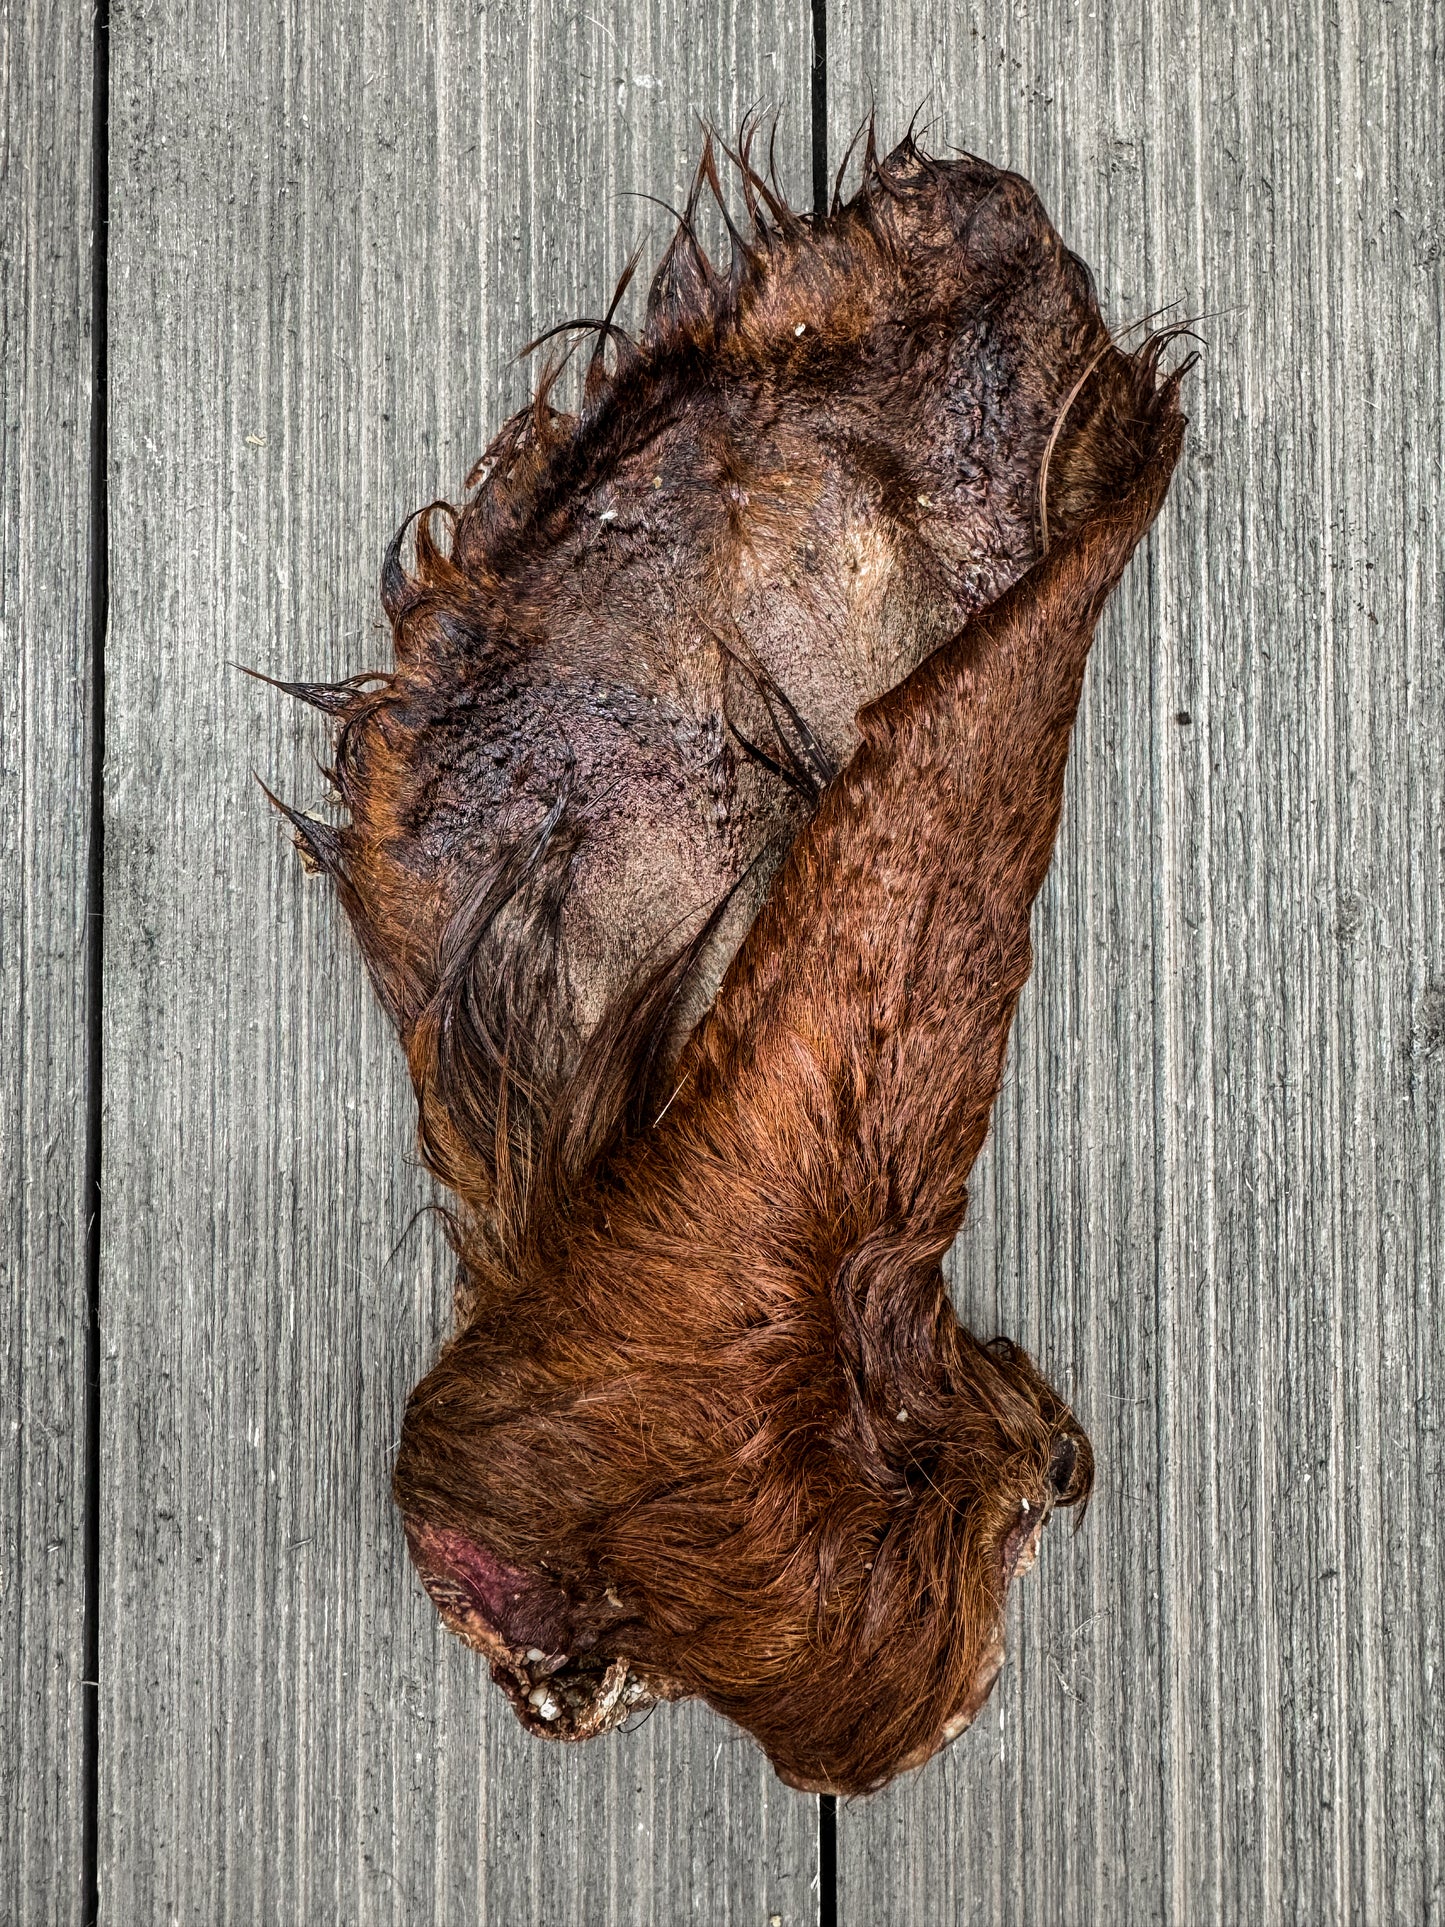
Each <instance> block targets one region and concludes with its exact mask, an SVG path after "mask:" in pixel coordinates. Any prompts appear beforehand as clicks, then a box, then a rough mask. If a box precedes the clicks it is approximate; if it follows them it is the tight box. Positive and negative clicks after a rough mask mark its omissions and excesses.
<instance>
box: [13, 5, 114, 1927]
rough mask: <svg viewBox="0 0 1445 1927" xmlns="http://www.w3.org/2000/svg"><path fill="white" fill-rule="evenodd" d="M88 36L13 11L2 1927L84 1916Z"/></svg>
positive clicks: (85, 21)
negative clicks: (4, 1924) (4, 1926)
mask: <svg viewBox="0 0 1445 1927" xmlns="http://www.w3.org/2000/svg"><path fill="white" fill-rule="evenodd" d="M92 91H93V81H92V66H91V22H90V17H89V14H88V12H87V11H86V10H85V9H83V8H82V9H75V8H67V7H62V6H56V5H51V4H49V0H36V4H35V5H33V6H31V7H29V8H27V9H25V10H24V17H23V18H22V17H21V16H20V13H19V12H18V11H12V10H9V9H5V10H0V1318H3V1325H0V1405H3V1412H4V1420H3V1425H0V1439H3V1446H0V1921H5V1922H11V1921H13V1922H16V1923H20V1922H26V1923H28V1922H31V1921H55V1922H64V1921H75V1922H79V1921H80V1920H81V1919H82V1917H83V1916H82V1907H83V1902H84V1886H83V1866H82V1860H83V1852H82V1841H83V1835H84V1816H83V1806H84V1763H83V1750H84V1711H83V1709H84V1702H85V1694H86V1693H87V1692H90V1691H93V1690H94V1689H93V1687H88V1686H86V1685H85V1684H84V1681H83V1675H84V1672H85V1665H84V1657H85V1528H84V1518H85V1513H84V1508H85V1485H86V1456H87V1453H86V1447H87V1402H86V1396H85V1347H86V1319H87V1308H86V1258H85V1248H86V1137H87V1111H88V1099H89V1085H88V1062H87V1044H86V877H87V869H88V864H89V855H90V837H89V811H88V799H89V791H90V733H89V706H90V686H91V685H90V655H91V635H90V482H91V460H90V438H91V420H90V416H91V165H92V143H91V97H92Z"/></svg>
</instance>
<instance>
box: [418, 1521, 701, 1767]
mask: <svg viewBox="0 0 1445 1927" xmlns="http://www.w3.org/2000/svg"><path fill="white" fill-rule="evenodd" d="M405 1525H406V1542H407V1548H408V1550H409V1552H410V1553H411V1558H412V1563H413V1564H414V1565H415V1567H416V1569H417V1572H418V1574H419V1575H420V1577H421V1581H422V1584H423V1585H424V1586H425V1587H426V1590H427V1593H428V1595H429V1596H430V1598H431V1601H432V1604H433V1605H434V1606H435V1607H436V1609H437V1611H438V1612H439V1613H440V1614H441V1617H442V1619H443V1621H444V1623H445V1624H446V1626H447V1627H448V1629H449V1630H450V1631H451V1632H454V1633H455V1634H456V1635H457V1637H458V1638H459V1639H460V1640H461V1641H462V1642H463V1644H465V1645H467V1646H470V1647H471V1648H472V1650H473V1651H474V1652H478V1653H480V1654H481V1655H482V1657H483V1658H484V1659H485V1660H486V1661H487V1662H488V1664H489V1665H490V1667H491V1673H492V1678H493V1679H494V1680H495V1681H496V1683H497V1685H498V1686H500V1687H501V1689H502V1691H503V1692H504V1693H505V1694H506V1695H507V1698H508V1699H509V1700H510V1701H511V1704H512V1710H513V1712H515V1714H516V1715H517V1718H518V1719H519V1720H520V1721H521V1723H522V1725H523V1726H524V1727H526V1729H527V1731H528V1732H529V1733H535V1734H537V1735H538V1736H539V1737H540V1738H542V1739H548V1740H588V1739H592V1738H594V1737H595V1736H596V1735H597V1734H599V1733H606V1732H608V1731H610V1729H611V1728H612V1727H614V1726H619V1725H620V1724H621V1723H622V1721H623V1720H625V1719H627V1718H628V1716H629V1715H630V1714H632V1713H635V1712H639V1711H641V1710H642V1709H644V1708H646V1707H649V1706H651V1705H652V1704H653V1703H654V1702H655V1701H657V1700H660V1699H678V1698H680V1697H682V1689H681V1688H680V1687H679V1686H677V1685H675V1684H674V1683H673V1682H671V1681H666V1680H659V1679H654V1678H651V1677H649V1678H646V1679H644V1678H643V1677H642V1675H641V1674H639V1673H638V1672H636V1671H635V1670H634V1669H633V1666H632V1663H631V1661H630V1660H629V1658H628V1656H627V1655H626V1654H625V1653H618V1654H609V1653H606V1652H603V1651H600V1650H598V1649H597V1633H596V1631H595V1630H593V1631H590V1632H588V1631H584V1630H583V1629H582V1628H581V1627H580V1626H579V1625H578V1620H579V1618H581V1617H582V1616H583V1615H581V1614H579V1613H578V1612H577V1611H576V1609H575V1608H574V1607H573V1604H572V1602H571V1601H570V1600H569V1598H568V1596H567V1593H566V1591H565V1590H564V1588H563V1587H561V1586H559V1585H558V1584H557V1583H556V1582H555V1581H554V1580H550V1579H542V1578H539V1577H538V1576H537V1575H536V1574H533V1573H528V1572H525V1571H523V1570H522V1569H521V1568H519V1567H516V1566H511V1565H508V1564H507V1563H506V1562H505V1561H504V1560H501V1559H499V1558H498V1557H497V1556H496V1554H495V1553H493V1552H491V1551H490V1550H489V1549H488V1548H487V1547H486V1546H483V1545H481V1544H479V1543H478V1541H476V1540H475V1539H473V1538H471V1537H470V1536H469V1535H468V1534H466V1533H464V1532H459V1531H457V1530H456V1529H455V1528H453V1527H450V1526H430V1525H425V1524H423V1523H422V1522H420V1521H419V1520H416V1519H411V1518H408V1519H407V1520H406V1522H405ZM579 1648H581V1649H582V1650H578V1649H579Z"/></svg>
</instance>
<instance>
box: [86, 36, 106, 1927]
mask: <svg viewBox="0 0 1445 1927" xmlns="http://www.w3.org/2000/svg"><path fill="white" fill-rule="evenodd" d="M91 60H92V69H93V93H92V110H91V177H90V191H91V257H90V271H91V318H90V327H91V336H90V376H91V383H90V771H89V777H90V794H89V798H88V809H89V838H90V848H89V850H88V852H87V861H86V882H85V1026H86V1050H85V1072H86V1080H85V1081H86V1088H85V1204H86V1230H85V1402H84V1410H85V1421H84V1451H85V1521H84V1531H83V1571H84V1582H83V1583H84V1612H83V1625H84V1648H85V1657H84V1671H83V1675H82V1678H83V1681H84V1684H83V1686H82V1700H81V1706H82V1713H81V1796H82V1811H81V1916H82V1918H83V1919H84V1920H85V1921H86V1922H87V1923H88V1924H90V1923H94V1922H95V1921H97V1920H98V1919H99V1916H100V1851H99V1849H100V1167H101V1095H102V1093H101V1069H102V1063H101V1048H102V1047H101V1015H102V996H103V989H104V979H103V972H104V966H105V941H104V936H105V869H104V864H105V637H106V621H107V615H108V611H109V602H110V581H109V556H108V547H109V535H110V528H109V523H110V512H109V510H110V505H109V498H108V477H107V467H108V455H109V451H108V439H107V419H106V417H107V404H108V399H109V396H108V362H107V353H106V350H107V340H106V331H107V327H108V325H109V313H108V294H109V288H108V283H107V275H108V267H109V247H108V240H109V236H108V222H109V216H110V8H109V5H108V0H99V4H98V5H97V7H96V11H95V29H94V38H93V41H92V47H91Z"/></svg>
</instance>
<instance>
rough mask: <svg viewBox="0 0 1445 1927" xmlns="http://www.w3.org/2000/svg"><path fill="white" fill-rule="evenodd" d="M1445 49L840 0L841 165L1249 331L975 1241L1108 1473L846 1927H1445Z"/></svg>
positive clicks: (848, 1837)
mask: <svg viewBox="0 0 1445 1927" xmlns="http://www.w3.org/2000/svg"><path fill="white" fill-rule="evenodd" d="M1442 26H1445V15H1442V9H1441V7H1440V5H1439V0H1431V4H1427V5H1424V6H1415V7H1405V6H1401V5H1386V6H1381V7H1375V8H1370V7H1364V6H1362V5H1359V4H1357V3H1356V0H1338V3H1337V4H1332V5H1329V6H1321V7H1312V8H1305V9H1299V8H1290V7H1286V6H1284V5H1283V4H1278V3H1277V0H1269V4H1267V5H1265V6H1262V7H1261V6H1244V5H1240V4H1226V5H1222V6H1219V7H1214V8H1207V7H1206V8H1201V7H1199V6H1197V5H1193V4H1186V0H1163V3H1162V4H1160V5H1157V6H1154V7H1151V8H1147V9H1142V10H1141V9H1134V8H1126V7H1100V8H1093V9H1086V8H1079V7H1075V6H1073V5H1072V4H1066V0H1033V4H1030V5H1028V6H1023V7H1017V8H1003V9H1000V8H996V7H984V6H983V5H981V4H978V3H977V0H964V4H962V5H954V4H952V0H950V4H948V5H947V6H944V5H942V4H939V3H938V0H917V3H916V4H909V5H878V4H874V3H870V0H834V4H833V5H832V6H831V7H830V10H829V38H830V47H831V50H832V63H831V71H830V98H831V103H832V146H833V151H834V154H835V156H836V155H837V154H838V153H840V152H841V149H842V146H843V144H844V142H845V140H846V137H847V135H848V134H849V133H851V131H852V128H853V126H854V125H855V124H856V122H857V121H858V120H859V119H860V118H861V117H862V115H863V114H864V113H865V112H866V110H867V106H868V101H869V97H870V93H871V94H873V95H875V96H876V99H877V102H878V105H879V109H880V113H881V115H882V118H883V120H884V122H885V127H884V130H883V131H884V133H885V135H886V134H888V133H889V132H890V131H892V132H897V131H899V130H901V128H902V126H903V125H904V124H905V123H906V121H907V119H908V116H909V115H910V113H911V112H912V111H913V109H914V108H915V106H917V105H918V103H919V102H920V101H921V100H923V99H924V98H925V96H926V97H927V111H928V112H931V113H932V114H933V115H934V117H935V122H934V127H933V130H932V133H931V136H930V138H931V139H932V140H933V141H934V142H935V143H941V142H942V141H944V140H946V139H951V140H953V141H955V142H957V143H958V144H959V145H960V146H964V147H968V148H970V149H973V150H975V151H978V152H981V153H983V154H985V155H987V156H988V157H989V158H991V159H995V160H1000V161H1004V162H1007V163H1009V164H1011V165H1013V166H1016V167H1018V168H1019V169H1020V170H1021V171H1022V172H1024V173H1026V174H1027V175H1029V176H1030V177H1031V178H1032V179H1033V180H1034V181H1035V183H1036V184H1037V185H1038V186H1039V188H1040V191H1041V192H1042V194H1043V196H1044V199H1045V202H1046V204H1047V205H1048V206H1049V207H1050V209H1051V211H1052V212H1053V214H1054V216H1055V219H1056V220H1057V221H1058V223H1059V225H1060V226H1061V228H1062V230H1063V232H1064V234H1065V236H1066V238H1067V239H1069V241H1070V242H1071V243H1072V244H1073V245H1074V246H1075V247H1076V248H1078V249H1079V251H1080V252H1082V254H1083V255H1084V256H1085V258H1086V259H1088V260H1089V261H1090V262H1091V263H1092V265H1093V266H1094V268H1095V270H1096V272H1097V274H1098V276H1099V279H1100V283H1101V289H1102V293H1103V296H1104V300H1105V305H1106V310H1107V312H1108V313H1109V314H1110V315H1111V317H1112V318H1113V319H1114V320H1115V321H1116V322H1119V323H1124V322H1128V321H1132V320H1135V319H1137V318H1138V317H1140V316H1141V315H1143V314H1144V313H1146V312H1147V311H1148V310H1150V309H1152V308H1155V307H1156V306H1158V305H1159V304H1161V303H1163V302H1167V301H1174V300H1178V301H1180V302H1181V304H1182V305H1181V307H1180V308H1179V309H1176V310H1175V311H1174V312H1176V313H1189V312H1191V311H1193V312H1201V311H1204V312H1208V313H1209V314H1211V315H1212V316H1213V317H1214V318H1213V319H1211V320H1209V321H1208V322H1206V323H1204V324H1203V332H1204V334H1205V336H1206V339H1207V343H1208V350H1207V356H1206V361H1205V365H1204V366H1203V368H1202V369H1201V370H1200V371H1199V372H1198V373H1197V374H1196V375H1195V376H1194V377H1193V381H1192V400H1191V403H1190V412H1191V413H1192V415H1193V417H1194V421H1195V427H1194V430H1193V432H1192V435H1191V439H1190V442H1189V444H1188V446H1187V448H1186V452H1185V456H1184V459H1183V462H1182V464H1181V470H1180V475H1179V478H1178V480H1177V482H1176V484H1175V489H1174V494H1173V496H1172V498H1171V501H1170V504H1169V506H1168V507H1167V509H1166V511H1165V513H1164V515H1163V517H1162V518H1161V521H1160V524H1159V526H1158V529H1157V530H1156V532H1155V535H1154V537H1153V540H1152V544H1151V546H1150V549H1149V551H1148V554H1147V556H1145V557H1142V558H1141V559H1140V560H1139V561H1137V562H1136V564H1135V566H1134V569H1133V572H1132V573H1131V575H1130V577H1129V579H1128V582H1127V583H1126V585H1125V587H1124V590H1123V591H1122V593H1121V595H1120V596H1119V598H1118V601H1117V603H1116V605H1115V608H1114V610H1113V612H1112V613H1111V615H1110V617H1109V618H1108V620H1107V621H1106V623H1105V625H1104V628H1103V631H1102V633H1101V637H1100V642H1099V647H1098V651H1097V656H1096V661H1095V664H1094V667H1093V669H1092V671H1091V680H1090V688H1089V692H1088V696H1087V701H1086V708H1085V714H1084V717H1083V719H1082V722H1081V726H1080V729H1079V732H1078V737H1077V743H1076V751H1075V760H1074V763H1073V766H1072V772H1071V781H1070V790H1069V799H1068V807H1067V816H1066V822H1065V827H1064V833H1063V837H1062V840H1061V843H1060V847H1059V854H1058V860H1057V864H1056V867H1055V870H1054V872H1053V875H1052V878H1051V881H1050V884H1049V886H1048V889H1047V891H1046V893H1045V896H1044V899H1043V901H1042V903H1041V905H1040V908H1039V911H1038V914H1037V917H1036V931H1037V939H1038V941H1037V953H1038V956H1037V968H1036V974H1035V978H1034V982H1033V984H1032V986H1031V988H1030V990H1029V992H1028V994H1027V996H1026V998H1025V1001H1024V1007H1023V1010H1022V1013H1021V1017H1020V1022H1019V1027H1018V1035H1017V1040H1016V1044H1015V1048H1014V1053H1013V1059H1012V1072H1011V1077H1010V1080H1009V1084H1008V1088H1007V1090H1006V1093H1005V1096H1004V1098H1003V1101H1002V1103H1001V1106H1000V1110H999V1114H998V1119H997V1128H996V1131H995V1133H994V1136H993V1138H992V1140H991V1144H990V1148H989V1150H988V1152H987V1153H986V1162H985V1164H984V1165H983V1166H982V1167H981V1168H980V1172H979V1181H978V1187H977V1194H976V1218H975V1220H974V1222H972V1223H971V1224H970V1226H968V1227H967V1228H966V1230H965V1233H964V1235H963V1238H962V1240H961V1242H960V1245H959V1247H958V1251H957V1256H956V1264H957V1272H956V1287H957V1294H958V1297H959V1300H960V1303H961V1307H962V1309H963V1311H964V1314H965V1316H966V1317H968V1318H969V1319H970V1320H971V1321H972V1322H973V1323H975V1324H976V1325H977V1326H979V1327H982V1328H985V1329H990V1330H991V1329H1001V1330H1004V1331H1007V1332H1009V1333H1011V1334H1013V1335H1014V1336H1016V1337H1018V1338H1019V1339H1021V1340H1022V1341H1024V1342H1025V1343H1027V1344H1028V1345H1029V1346H1030V1347H1031V1348H1032V1349H1033V1350H1034V1351H1035V1352H1036V1353H1037V1354H1038V1355H1039V1356H1040V1358H1041V1359H1042V1361H1043V1362H1044V1364H1045V1365H1046V1367H1047V1368H1048V1369H1049V1370H1050V1371H1051V1372H1052V1373H1053V1374H1054V1375H1056V1376H1057V1377H1058V1378H1059V1379H1060V1380H1061V1381H1062V1382H1063V1383H1064V1384H1065V1385H1066V1386H1067V1387H1068V1389H1069V1391H1070V1392H1071V1394H1072V1396H1073V1397H1074V1399H1075V1400H1076V1402H1077V1405H1078V1409H1079V1411H1080V1413H1081V1415H1082V1416H1083V1417H1084V1419H1085V1420H1086V1422H1087V1423H1088V1424H1089V1426H1090V1428H1091V1430H1092V1433H1093V1436H1094V1440H1095V1444H1096V1448H1097V1452H1098V1459H1099V1481H1098V1493H1097V1498H1096V1500H1095V1503H1094V1506H1093V1509H1092V1511H1091V1513H1090V1515H1089V1517H1088V1519H1087V1521H1086V1522H1085V1524H1084V1526H1083V1529H1082V1531H1081V1533H1080V1534H1079V1536H1078V1537H1077V1538H1072V1537H1070V1536H1069V1534H1068V1533H1067V1532H1064V1531H1058V1530H1056V1531H1055V1533H1054V1535H1052V1537H1053V1542H1052V1543H1051V1544H1050V1545H1049V1546H1048V1547H1047V1549H1046V1552H1045V1555H1044V1557H1043V1558H1042V1559H1041V1561H1040V1565H1039V1569H1038V1571H1037V1573H1036V1575H1035V1576H1034V1577H1033V1578H1032V1579H1031V1580H1030V1581H1028V1582H1027V1583H1026V1584H1025V1586H1023V1587H1022V1588H1021V1589H1020V1596H1019V1598H1018V1600H1017V1601H1016V1603H1015V1606H1014V1608H1013V1612H1012V1635H1011V1643H1012V1649H1013V1651H1012V1661H1011V1664H1010V1666H1009V1667H1008V1669H1007V1671H1006V1674H1005V1677H1004V1679H1003V1680H1002V1681H1001V1683H1000V1687H999V1690H998V1693H997V1695H996V1698H995V1701H994V1702H993V1704H992V1705H991V1706H990V1708H989V1710H988V1712H987V1714H986V1715H985V1717H984V1719H983V1720H982V1721H981V1723H980V1726H979V1728H978V1729H976V1730H975V1731H974V1732H973V1733H972V1734H970V1735H969V1736H968V1737H967V1738H966V1739H965V1740H964V1741H963V1742H962V1743H961V1744H960V1745H959V1746H958V1747H956V1748H955V1749H954V1750H953V1751H952V1752H951V1753H950V1754H948V1755H947V1756H946V1757H945V1758H944V1759H943V1760H942V1761H939V1762H935V1763H934V1764H933V1765H932V1766H930V1767H929V1768H928V1769H927V1770H926V1771H925V1772H923V1773H922V1774H920V1775H918V1776H917V1777H916V1778H915V1779H913V1780H912V1781H910V1782H909V1783H907V1784H905V1785H902V1786H900V1787H898V1788H896V1789H894V1790H892V1791H890V1792H889V1793H887V1794H886V1795H884V1796H882V1797H880V1798H879V1799H877V1800H876V1801H873V1802H871V1803H863V1804H860V1805H857V1806H854V1807H850V1808H847V1809H845V1810H844V1811H843V1813H842V1814H841V1816H840V1863H841V1882H842V1887H841V1903H840V1913H839V1918H840V1919H841V1920H842V1921H844V1922H846V1923H852V1924H853V1927H861V1924H862V1923H871V1922H873V1921H877V1920H882V1919H887V1920H888V1921H890V1922H891V1923H894V1927H925V1923H927V1924H928V1927H932V1924H933V1923H942V1922H948V1923H954V1922H962V1921H981V1922H988V1923H990V1924H992V1923H1008V1922H1029V1923H1031V1927H1039V1924H1040V1923H1043V1924H1045V1927H1052V1924H1053V1923H1067V1927H1085V1924H1086V1923H1091V1922H1098V1923H1100V1924H1101V1927H1108V1924H1109V1923H1115V1922H1120V1921H1128V1922H1129V1923H1131V1927H1137V1924H1138V1923H1144V1922H1151V1921H1169V1922H1179V1923H1195V1922H1200V1921H1215V1920H1224V1921H1250V1922H1252V1923H1259V1924H1260V1927H1265V1924H1266V1923H1276V1922H1278V1923H1286V1922H1296V1921H1303V1920H1308V1921H1311V1922H1334V1921H1341V1922H1343V1921H1361V1922H1363V1921H1369V1922H1377V1921H1378V1922H1386V1921H1388V1922H1402V1923H1403V1922H1422V1921H1436V1920H1440V1919H1441V1918H1445V1864H1442V1863H1445V1849H1442V1843H1445V1812H1442V1799H1445V1795H1442V1784H1445V1781H1442V1770H1441V1768H1442V1761H1441V1723H1440V1715H1439V1698H1438V1696H1439V1686H1440V1680H1441V1677H1442V1672H1445V1652H1442V1600H1445V1565H1442V1544H1441V1531H1440V1506H1439V1493H1440V1490H1441V1474H1442V1469H1445V1468H1442V1447H1441V1430H1440V1424H1441V1421H1440V1409H1439V1402H1438V1401H1439V1386H1440V1384H1441V1382H1442V1375H1445V1306H1442V1301H1441V1292H1442V1280H1445V1262H1442V1261H1445V1204H1442V1195H1441V1182H1440V1179H1441V1165H1442V1142H1445V1134H1442V1121H1441V1107H1442V1099H1445V1017H1442V1013H1445V992H1442V985H1445V887H1442V885H1445V877H1442V865H1445V655H1442V649H1441V639H1442V601H1445V597H1442V581H1441V515H1440V508H1441V476H1442V443H1441V435H1442V431H1441V402H1442V394H1441V387H1442V321H1445V316H1442V266H1445V230H1442V226H1441V213H1440V209H1441V206H1442V202H1445V196H1442V186H1445V183H1442V156H1445V127H1442V105H1441V104H1442V98H1445V90H1442V77H1445V76H1442V65H1441V55H1442ZM1181 712H1183V713H1187V716H1188V718H1189V720H1188V721H1185V720H1182V716H1181Z"/></svg>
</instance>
